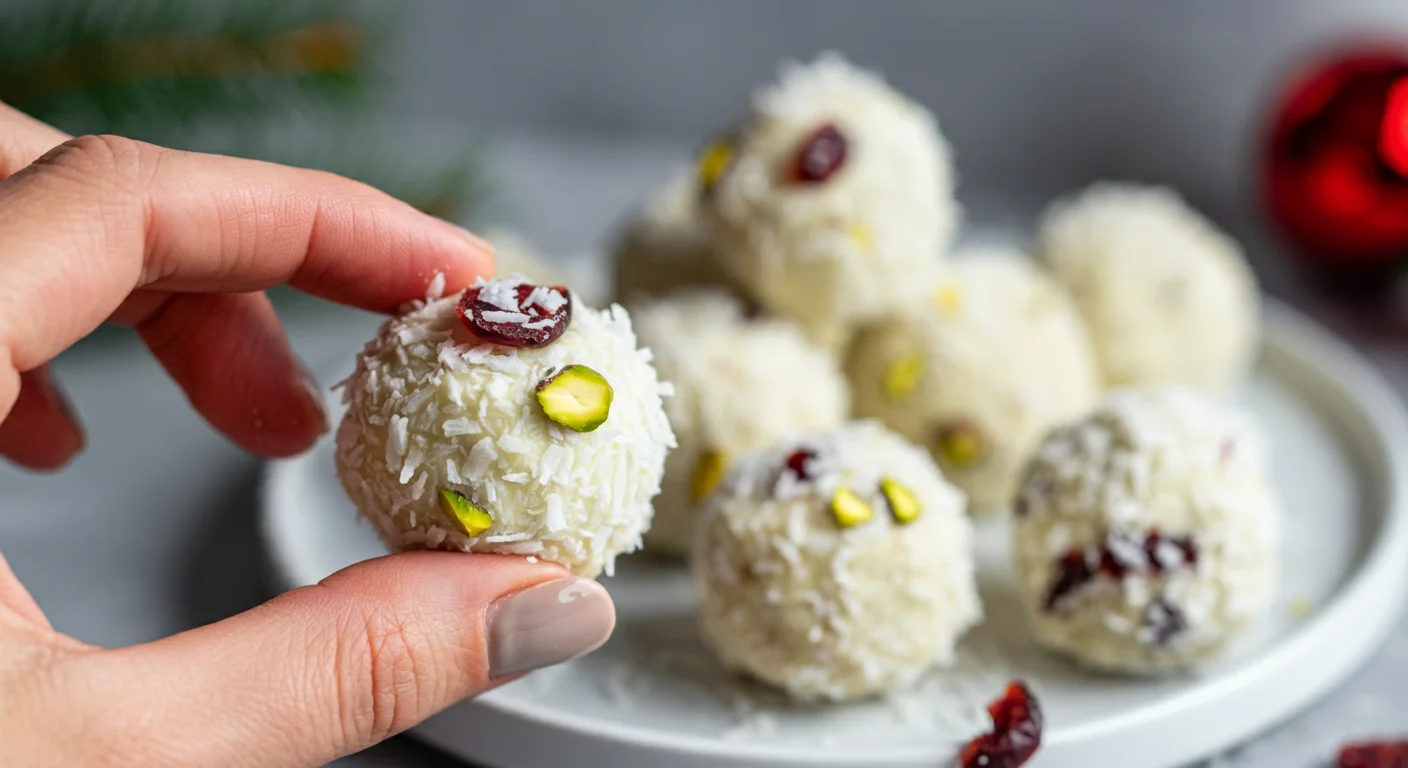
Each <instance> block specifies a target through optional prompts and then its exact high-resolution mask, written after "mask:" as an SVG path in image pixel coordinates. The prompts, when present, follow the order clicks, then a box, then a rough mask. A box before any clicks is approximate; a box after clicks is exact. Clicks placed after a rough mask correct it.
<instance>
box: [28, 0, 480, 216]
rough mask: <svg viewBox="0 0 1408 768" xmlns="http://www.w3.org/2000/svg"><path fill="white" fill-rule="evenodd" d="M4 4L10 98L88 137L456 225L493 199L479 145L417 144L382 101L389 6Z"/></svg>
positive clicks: (391, 24) (163, 1)
mask: <svg viewBox="0 0 1408 768" xmlns="http://www.w3.org/2000/svg"><path fill="white" fill-rule="evenodd" d="M8 5H9V6H10V7H5V6H4V5H0V10H3V13H0V40H3V41H4V43H3V45H0V101H3V102H5V103H8V104H10V105H12V106H14V107H16V108H18V109H20V110H22V111H25V112H27V113H29V114H31V115H33V116H35V117H37V118H39V119H41V120H44V121H46V122H49V123H51V124H53V125H56V126H58V127H59V128H61V129H63V130H65V131H68V132H69V133H73V134H84V133H116V134H121V135H125V136H131V137H133V138H138V139H143V140H146V141H150V142H153V143H156V144H161V145H164V146H170V147H175V148H179V149H188V150H196V151H204V152H216V153H220V154H227V155H236V156H240V157H249V158H256V159H262V160H269V161H273V162H279V163H284V164H289V165H297V166H302V167H308V168H317V169H321V170H328V171H332V172H335V173H339V174H342V175H345V176H349V177H352V178H354V179H357V180H359V181H363V182H366V183H368V184H370V185H372V186H375V187H377V188H379V189H382V190H384V191H386V192H388V193H390V194H392V195H394V196H396V197H398V198H401V199H403V200H405V201H407V202H408V203H410V204H412V205H414V206H416V207H417V208H420V209H421V210H424V211H427V212H429V213H432V214H434V215H437V216H441V217H443V218H448V219H455V220H461V221H464V220H471V219H472V218H473V215H474V213H475V212H476V211H477V210H478V208H479V206H480V203H482V202H483V200H484V198H485V196H486V195H487V193H488V186H487V183H486V182H487V176H486V173H485V168H484V165H483V162H482V151H481V148H480V147H479V145H478V143H477V142H473V141H467V140H458V141H454V140H451V141H445V140H441V141H438V142H430V143H427V142H424V141H411V140H409V139H408V137H406V136H404V135H400V134H399V133H398V132H396V131H394V130H392V129H390V128H388V127H386V126H384V125H383V124H382V121H379V120H378V119H377V118H376V113H375V111H374V110H370V109H368V104H369V102H370V101H371V100H372V97H374V96H375V95H376V93H377V92H378V91H379V90H381V89H383V88H385V87H387V86H388V85H389V82H388V80H387V79H386V78H385V77H384V73H383V72H382V69H381V62H382V61H383V59H382V57H381V52H382V50H383V48H384V45H385V43H386V42H387V41H388V40H389V39H391V37H392V35H393V34H394V30H395V19H396V17H395V16H394V15H393V14H391V13H388V12H386V10H387V9H385V7H381V8H380V9H378V10H374V11H369V10H367V9H366V7H365V6H359V5H357V4H355V3H346V2H339V1H338V0H243V1H242V2H240V1H233V0H134V1H127V2H113V1H111V0H26V1H24V2H18V3H11V4H8Z"/></svg>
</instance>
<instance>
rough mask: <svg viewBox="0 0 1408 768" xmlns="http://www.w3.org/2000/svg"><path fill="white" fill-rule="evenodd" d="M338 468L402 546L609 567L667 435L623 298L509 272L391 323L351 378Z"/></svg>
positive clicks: (639, 512)
mask: <svg viewBox="0 0 1408 768" xmlns="http://www.w3.org/2000/svg"><path fill="white" fill-rule="evenodd" d="M342 386H343V388H344V392H343V398H344V401H345V402H346V404H347V412H346V415H345V416H344V417H343V420H342V423H341V425H340V427H339V428H338V433H337V452H336V463H337V472H338V477H339V478H340V479H341V481H342V486H343V488H344V489H345V490H346V492H347V495H348V496H349V497H350V498H351V499H352V501H353V503H354V504H355V505H356V507H357V509H358V511H359V512H360V513H361V515H362V517H364V518H366V519H367V520H369V521H370V522H371V523H372V524H373V526H374V527H375V528H376V530H377V532H378V533H379V534H380V535H381V537H382V539H383V540H385V541H386V543H387V544H388V545H389V546H390V547H391V548H392V549H393V550H400V549H416V548H431V549H452V550H460V551H465V552H497V553H515V554H524V555H535V556H537V557H541V558H543V559H546V560H551V561H554V562H557V563H561V564H562V565H564V566H566V567H567V568H569V569H570V570H572V571H573V572H574V573H577V574H579V575H583V576H595V575H596V574H598V573H600V572H601V571H602V570H606V571H607V572H610V570H611V567H612V563H613V562H614V559H615V557H616V556H617V555H618V554H621V553H624V552H629V551H631V550H633V549H636V548H637V547H639V546H640V543H641V538H642V534H643V533H644V531H645V529H646V528H648V527H649V525H650V520H651V503H650V502H651V499H652V498H653V497H654V496H655V495H656V493H658V492H659V490H660V479H661V476H662V474H663V470H664V464H665V453H666V451H667V450H668V449H669V448H670V447H671V446H672V445H673V444H674V436H673V434H672V432H671V431H670V425H669V422H668V421H667V419H666V417H665V411H664V406H663V404H662V402H661V396H662V394H667V393H668V391H669V388H668V386H667V385H664V384H662V383H660V382H659V381H658V380H657V379H656V375H655V369H654V368H653V367H651V365H650V356H649V352H648V351H646V350H643V349H638V348H637V347H636V339H635V334H634V332H633V331H632V329H631V321H630V318H629V316H628V315H627V314H626V312H625V310H623V309H621V308H620V307H612V308H611V309H609V310H607V311H605V312H598V311H596V310H593V309H590V308H588V307H583V306H577V305H576V301H575V299H574V297H573V295H572V293H571V292H570V291H568V290H567V289H566V288H563V287H560V286H550V285H538V284H534V283H531V282H529V281H528V280H527V279H526V278H523V277H519V276H515V277H510V278H501V279H495V280H490V281H487V282H486V281H483V280H480V281H479V282H478V283H477V284H475V285H474V286H472V287H470V288H469V289H468V290H466V291H465V292H464V293H463V294H462V295H455V296H449V297H445V298H436V297H434V296H432V297H431V298H430V299H428V300H427V301H425V302H418V303H417V304H416V305H413V306H412V307H411V308H410V309H409V311H407V312H406V313H404V314H402V315H401V316H399V317H396V318H393V319H391V320H389V321H387V322H386V323H385V324H384V325H383V326H382V328H381V331H380V332H379V333H378V334H377V336H376V338H375V339H373V340H372V341H371V342H369V343H368V344H367V346H366V348H365V349H363V351H362V353H361V354H360V355H359V356H358V358H357V366H356V370H355V371H354V372H353V373H352V375H351V377H350V378H348V379H347V381H345V382H344V383H343V385H342Z"/></svg>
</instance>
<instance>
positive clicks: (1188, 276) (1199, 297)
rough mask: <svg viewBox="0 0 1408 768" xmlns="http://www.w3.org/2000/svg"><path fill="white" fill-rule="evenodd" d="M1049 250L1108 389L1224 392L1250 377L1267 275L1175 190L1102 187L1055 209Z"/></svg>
mask: <svg viewBox="0 0 1408 768" xmlns="http://www.w3.org/2000/svg"><path fill="white" fill-rule="evenodd" d="M1038 244H1039V248H1040V251H1041V255H1042V258H1043V259H1044V260H1045V261H1046V263H1047V265H1048V266H1050V268H1051V270H1052V272H1053V273H1054V274H1055V275H1056V277H1057V279H1058V280H1060V281H1061V282H1062V283H1064V284H1065V285H1066V287H1067V288H1068V289H1069V290H1070V291H1071V294H1072V295H1073V296H1074V297H1075V300H1076V305H1077V306H1078V307H1079V308H1080V311H1081V313H1082V315H1083V316H1084V317H1085V320H1086V322H1087V324H1089V326H1090V331H1091V337H1092V339H1093V340H1094V343H1095V352H1096V357H1097V359H1098V360H1099V362H1100V366H1101V369H1102V372H1103V375H1104V379H1105V383H1106V385H1107V386H1109V387H1112V388H1119V387H1139V386H1160V385H1181V386H1191V387H1197V388H1200V389H1203V390H1204V391H1206V392H1208V393H1209V394H1214V395H1223V394H1225V393H1227V392H1228V391H1229V390H1230V389H1232V388H1234V387H1235V386H1236V385H1237V384H1238V383H1239V382H1240V381H1241V380H1242V378H1243V377H1244V376H1245V375H1246V374H1247V372H1248V370H1249V369H1250V367H1251V365H1252V363H1253V358H1254V356H1255V354H1256V350H1257V346H1258V339H1259V337H1260V298H1259V292H1258V289H1257V285H1256V281H1255V277H1254V275H1253V274H1252V271H1251V269H1250V267H1249V266H1248V265H1247V263H1246V260H1245V258H1244V257H1243V253H1242V250H1241V246H1239V245H1238V244H1237V243H1236V242H1235V241H1234V240H1233V239H1232V238H1231V237H1229V236H1228V235H1226V234H1224V233H1222V232H1221V231H1219V230H1218V229H1216V228H1215V227H1214V226H1213V224H1212V223H1211V222H1209V221H1208V220H1207V219H1205V218H1203V217H1202V216H1201V215H1200V214H1199V213H1197V212H1196V211H1194V210H1193V209H1192V208H1190V207H1189V206H1188V205H1187V203H1185V202H1184V201H1183V199H1182V198H1181V197H1179V195H1178V194H1177V193H1176V192H1174V191H1173V190H1170V189H1167V188H1163V187H1140V186H1135V185H1131V184H1122V183H1111V182H1104V183H1099V184H1095V185H1093V186H1092V187H1090V188H1089V189H1087V190H1085V191H1084V192H1082V193H1080V194H1077V195H1075V196H1073V197H1070V198H1066V199H1062V200H1058V201H1057V202H1055V203H1053V204H1052V206H1051V207H1050V208H1049V209H1048V211H1047V212H1046V214H1045V215H1044V217H1043V220H1042V224H1041V226H1040V232H1039V236H1038Z"/></svg>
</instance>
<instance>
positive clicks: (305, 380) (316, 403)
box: [298, 360, 330, 435]
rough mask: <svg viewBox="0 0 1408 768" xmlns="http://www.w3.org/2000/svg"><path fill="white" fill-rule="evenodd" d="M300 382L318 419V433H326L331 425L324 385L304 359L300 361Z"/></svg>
mask: <svg viewBox="0 0 1408 768" xmlns="http://www.w3.org/2000/svg"><path fill="white" fill-rule="evenodd" d="M298 383H299V384H300V385H301V386H302V387H303V394H304V396H305V397H306V398H307V400H308V405H309V407H310V408H311V409H312V411H313V413H314V414H315V415H316V418H317V419H318V434H320V435H326V434H327V433H328V430H329V428H330V427H329V424H328V410H327V406H325V405H324V404H323V386H322V385H321V384H319V383H318V377H317V376H314V375H313V371H312V370H310V369H309V368H308V364H307V363H304V362H303V361H302V360H300V361H298Z"/></svg>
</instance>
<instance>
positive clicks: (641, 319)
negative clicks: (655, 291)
mask: <svg viewBox="0 0 1408 768" xmlns="http://www.w3.org/2000/svg"><path fill="white" fill-rule="evenodd" d="M631 316H632V317H633V318H635V323H636V332H637V334H638V335H639V337H640V341H641V344H642V345H644V346H647V347H649V348H650V349H651V351H652V352H653V353H654V355H655V366H656V370H657V371H659V374H660V378H662V379H664V380H665V381H668V382H670V383H671V384H672V385H674V388H675V395H674V397H671V398H669V399H668V400H666V402H665V413H666V414H668V415H669V417H670V424H671V426H672V427H673V428H674V431H675V437H676V438H677V440H678V443H679V447H678V448H676V449H675V450H674V451H672V452H671V453H670V456H669V458H668V459H667V460H666V462H665V480H664V486H663V490H662V491H661V493H660V496H659V497H658V498H657V499H656V501H655V522H654V524H653V525H652V526H651V528H650V531H649V532H648V533H647V534H646V536H645V541H646V548H647V549H648V550H649V551H651V552H657V553H662V554H667V555H684V554H685V553H686V552H688V550H689V543H690V541H691V539H692V538H693V532H694V525H695V522H696V520H695V519H696V517H697V508H698V506H699V504H700V502H702V501H703V500H704V499H706V498H707V497H708V496H709V494H710V493H711V492H712V491H713V490H714V487H715V486H716V485H717V484H718V482H719V480H720V479H722V477H723V475H724V473H725V472H726V471H727V469H728V466H729V464H731V463H732V462H733V461H734V460H736V459H737V458H738V457H740V456H742V455H744V454H746V453H748V452H750V451H755V450H759V449H762V448H766V447H767V446H769V445H771V444H772V443H774V442H776V441H778V440H782V439H784V438H787V437H789V436H791V435H793V434H796V433H801V432H811V431H814V430H818V429H826V428H829V427H834V426H836V425H838V424H840V423H841V422H842V421H844V420H845V418H846V414H847V412H848V411H849V408H850V394H849V391H848V389H847V386H846V381H845V378H844V377H843V376H842V375H841V371H840V367H839V366H838V365H837V363H836V361H835V360H834V358H832V357H831V356H830V355H828V354H827V353H826V352H825V351H824V350H822V349H821V348H819V347H817V346H815V345H813V344H812V343H810V342H809V341H807V339H806V337H804V336H803V335H802V333H801V331H800V330H799V329H798V328H797V327H796V326H795V325H793V324H791V323H788V322H786V321H782V320H763V319H749V318H747V317H746V316H745V314H744V310H743V307H742V305H741V304H740V303H739V302H738V301H737V300H736V299H734V298H733V297H731V296H730V295H728V294H727V293H724V292H722V291H718V290H697V291H688V292H683V293H678V294H675V295H673V296H671V297H669V298H665V299H660V300H656V301H651V302H646V303H643V304H639V305H632V312H631Z"/></svg>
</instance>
